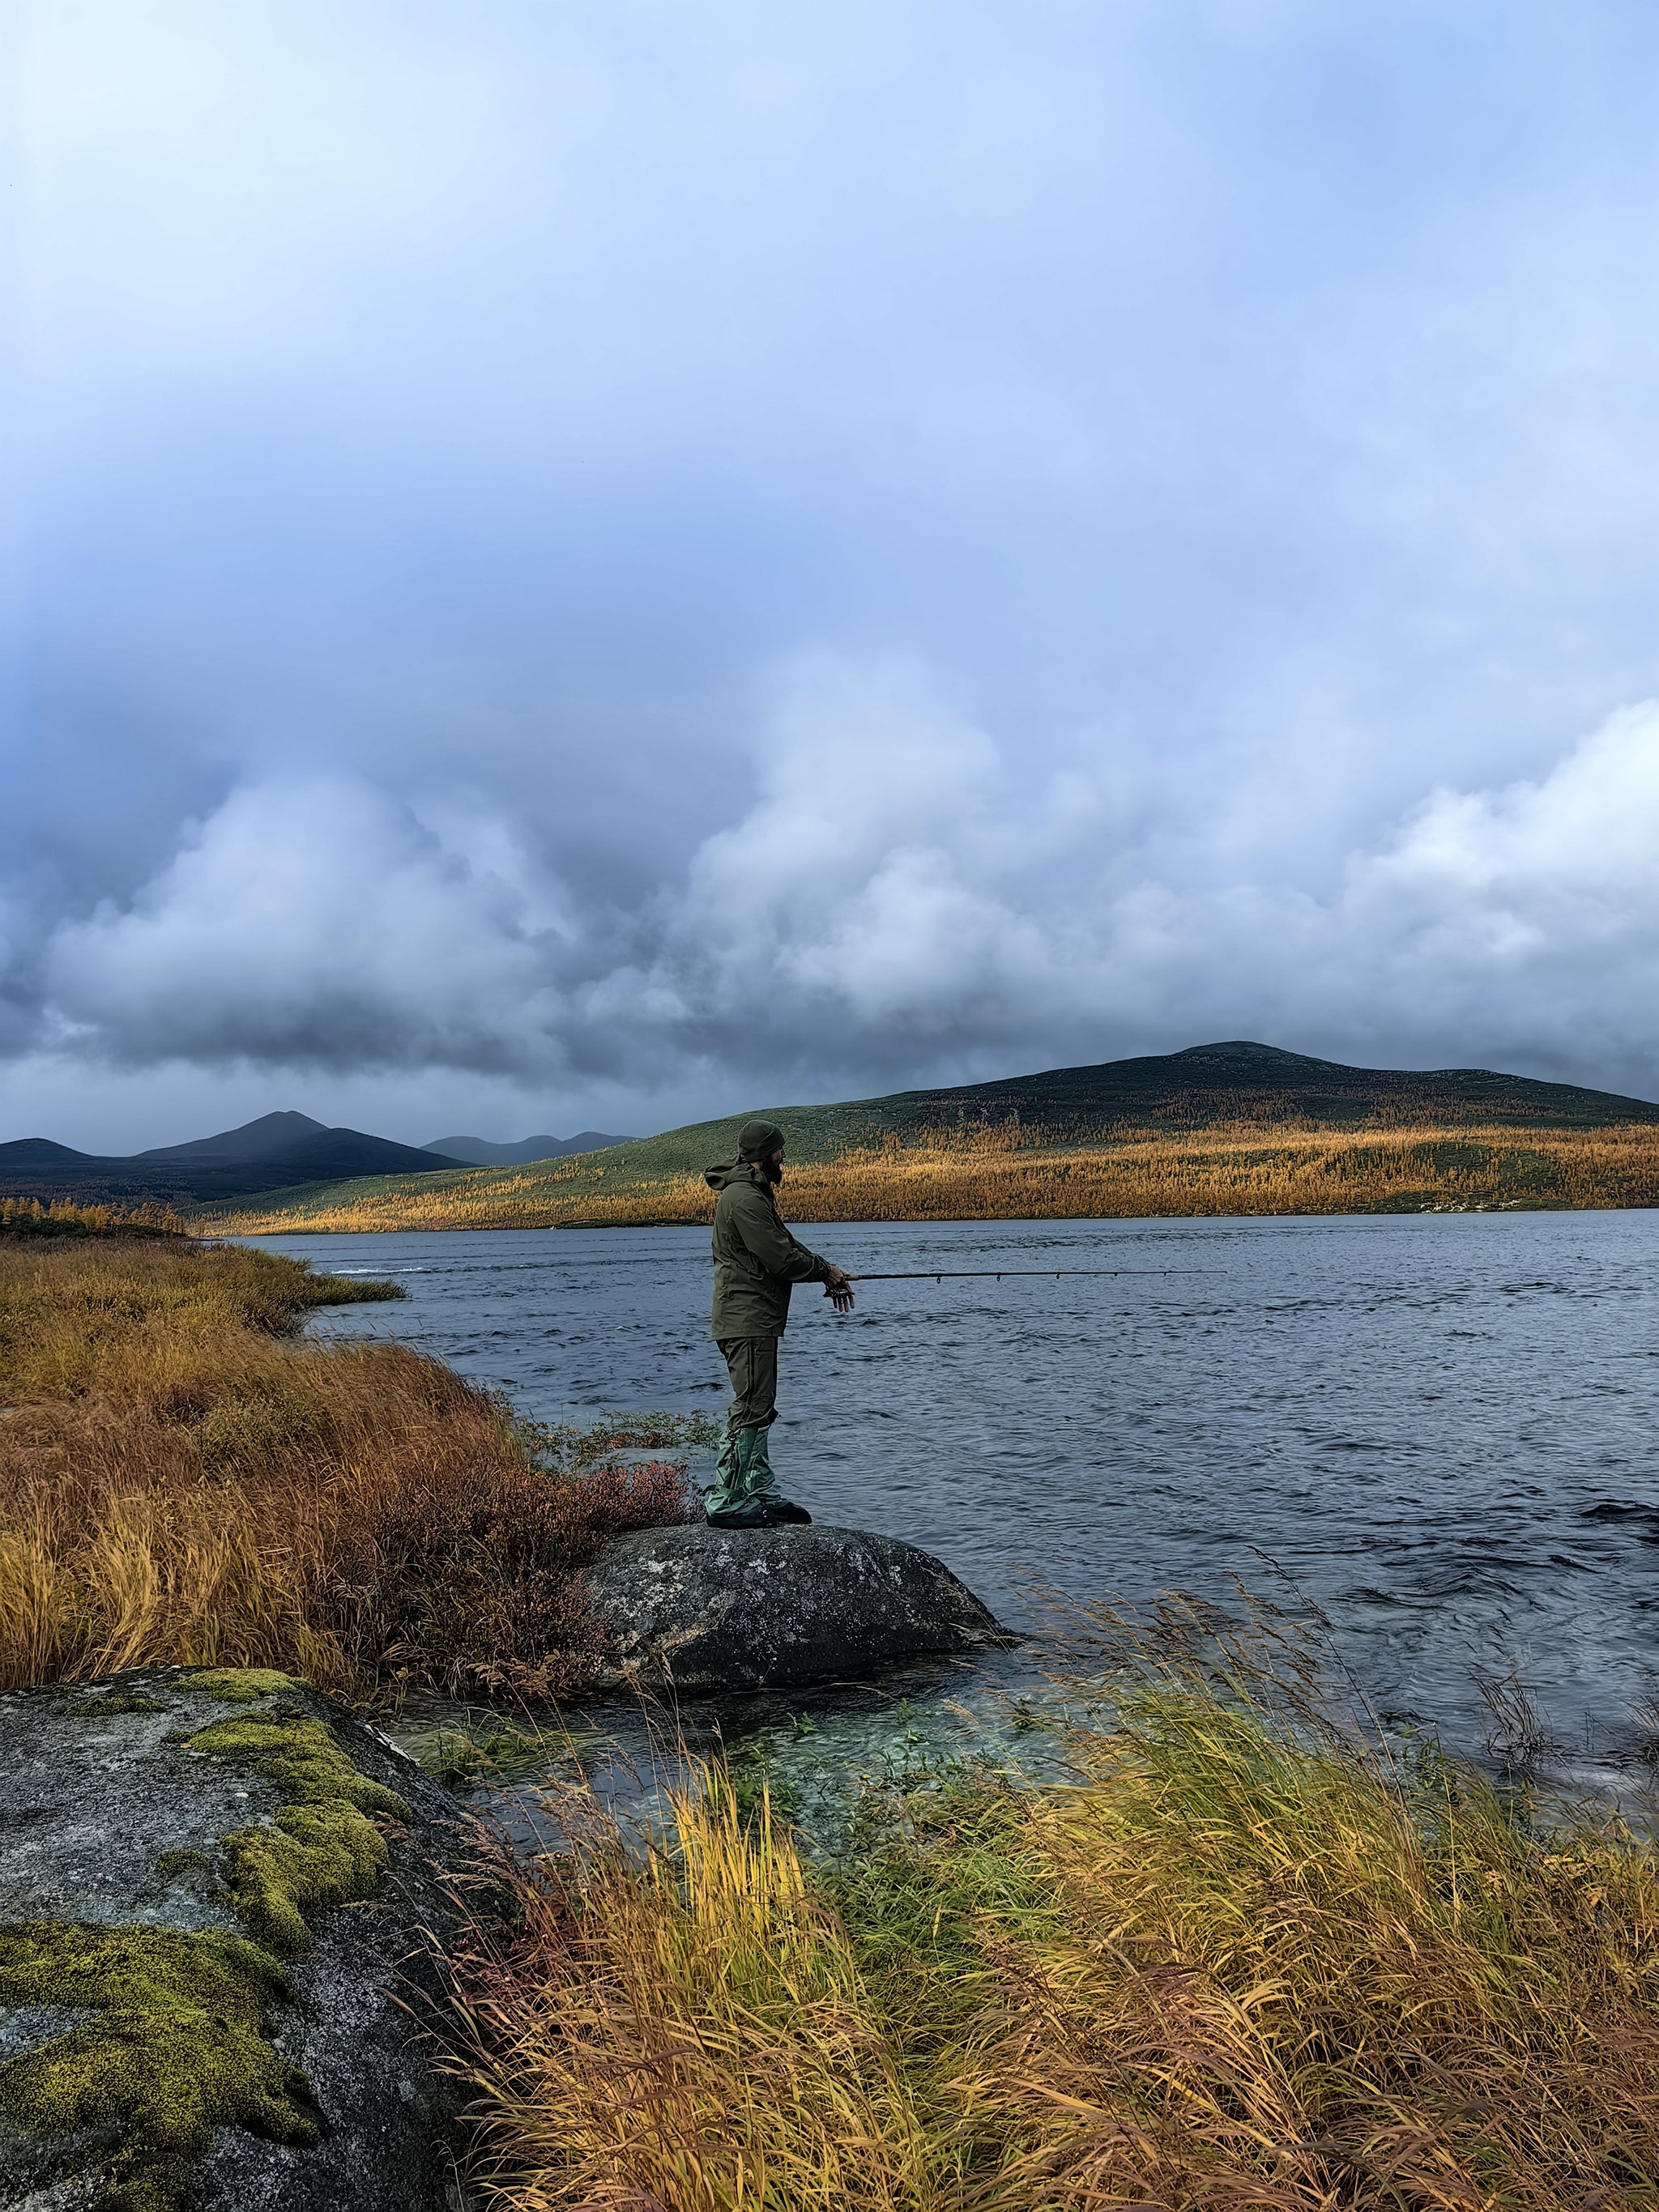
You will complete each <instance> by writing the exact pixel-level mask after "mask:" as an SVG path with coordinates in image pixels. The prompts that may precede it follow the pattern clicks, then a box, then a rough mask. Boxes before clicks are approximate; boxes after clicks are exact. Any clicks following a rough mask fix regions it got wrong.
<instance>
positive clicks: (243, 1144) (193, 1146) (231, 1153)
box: [133, 1110, 323, 1161]
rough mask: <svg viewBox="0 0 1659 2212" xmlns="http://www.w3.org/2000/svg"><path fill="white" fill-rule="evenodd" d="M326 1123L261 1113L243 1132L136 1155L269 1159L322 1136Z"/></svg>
mask: <svg viewBox="0 0 1659 2212" xmlns="http://www.w3.org/2000/svg"><path fill="white" fill-rule="evenodd" d="M322 1127H323V1124H322V1122H320V1121H313V1120H312V1118H311V1116H310V1115H309V1114H296V1113H294V1112H293V1111H292V1110H289V1111H286V1112H282V1113H276V1114H261V1115H260V1116H259V1118H258V1121H244V1122H243V1124H242V1126H241V1127H240V1129H223V1130H222V1131H221V1132H220V1133H219V1134H218V1135H217V1136H216V1137H192V1138H191V1139H190V1140H189V1142H188V1143H186V1144H182V1145H156V1146H153V1147H152V1148H151V1150H150V1151H149V1152H137V1153H135V1154H134V1155H133V1157H134V1158H136V1159H141V1160H179V1161H185V1160H203V1161H211V1160H227V1161H228V1160H270V1159H276V1158H281V1156H282V1155H283V1153H285V1152H292V1151H293V1149H294V1147H295V1145H296V1144H298V1143H300V1142H301V1139H304V1138H307V1137H313V1136H316V1135H317V1134H319V1132H320V1131H321V1130H322Z"/></svg>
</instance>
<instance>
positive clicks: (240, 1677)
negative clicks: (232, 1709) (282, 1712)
mask: <svg viewBox="0 0 1659 2212" xmlns="http://www.w3.org/2000/svg"><path fill="white" fill-rule="evenodd" d="M303 1687H304V1685H303V1683H300V1682H296V1681H295V1679H294V1677H293V1676H292V1675H291V1674H278V1673H277V1672H276V1668H274V1667H204V1668H203V1669H202V1671H201V1672H200V1673H199V1674H186V1675H185V1679H184V1680H183V1681H182V1682H180V1683H179V1688H180V1689H181V1690H205V1691H206V1692H207V1694H208V1696H209V1697H210V1698H215V1699H217V1700H218V1702H219V1703H220V1704H221V1705H252V1704H253V1703H254V1702H255V1700H256V1699H259V1698H277V1697H283V1696H286V1695H289V1694H290V1693H291V1692H294V1691H295V1690H298V1689H302V1688H303Z"/></svg>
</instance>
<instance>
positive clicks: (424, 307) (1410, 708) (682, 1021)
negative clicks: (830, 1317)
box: [0, 0, 1659, 1133]
mask: <svg viewBox="0 0 1659 2212" xmlns="http://www.w3.org/2000/svg"><path fill="white" fill-rule="evenodd" d="M20 21H21V26H22V28H21V64H22V66H21V72H20V76H21V82H22V83H23V86H24V94H23V100H22V106H21V138H20V142H19V143H20V152H19V156H18V164H17V173H18V178H19V197H20V198H21V208H22V213H21V222H20V236H21V241H22V252H21V257H20V259H19V262H18V280H17V281H18V285H19V295H18V304H19V307H20V317H19V319H20V324H21V328H22V331H23V333H24V338H25V344H24V347H23V349H22V353H21V368H20V371H19V377H20V383H19V401H20V406H21V409H22V410H24V411H25V413H26V416H27V421H28V423H29V427H30V431H31V436H30V439H29V441H28V448H27V455H26V456H25V457H24V458H23V459H21V460H16V459H14V461H13V462H12V463H11V464H9V465H10V466H11V467H12V468H13V469H14V470H15V471H16V472H17V473H16V477H15V488H16V489H17V490H18V492H19V494H20V498H21V513H22V516H23V528H22V531H21V536H20V537H19V538H18V539H17V541H16V542H17V544H18V545H19V546H20V547H21V561H20V562H18V563H16V564H15V567H14V568H11V569H8V570H7V572H6V573H7V574H8V576H9V578H10V582H9V585H8V591H9V611H10V612H9V619H8V621H7V623H6V626H5V632H4V638H5V651H6V653H7V655H8V658H9V660H10V662H11V663H12V670H11V675H10V676H9V680H8V687H7V690H6V691H5V694H4V696H5V697H6V699H7V700H9V702H12V704H13V708H14V709H15V711H14V712H13V713H12V717H11V723H10V727H9V731H8V733H7V735H6V738H5V744H6V750H7V792H8V803H7V805H6V806H5V808H4V809H3V811H0V1055H6V1056H9V1057H8V1066H9V1073H4V1074H3V1079H0V1104H3V1109H4V1110H5V1112H6V1113H7V1114H8V1115H21V1116H22V1117H23V1120H24V1122H25V1123H26V1124H27V1126H33V1122H34V1121H36V1120H38V1119H39V1118H40V1115H43V1114H45V1113H46V1112H47V1111H48V1109H49V1108H50V1109H51V1110H52V1111H56V1110H58V1109H57V1105H56V1103H54V1102H58V1101H60V1100H61V1099H62V1098H63V1097H65V1096H66V1095H70V1094H69V1092H67V1091H66V1090H65V1086H66V1085H69V1086H73V1085H76V1084H77V1083H78V1084H80V1085H82V1087H84V1086H85V1085H87V1084H88V1083H91V1082H92V1081H93V1080H94V1073H95V1079H96V1081H97V1082H98V1084H99V1085H101V1086H103V1092H104V1095H105V1096H106V1097H107V1098H109V1099H110V1100H112V1101H113V1102H118V1101H119V1100H120V1099H121V1098H122V1097H131V1098H132V1099H135V1100H136V1099H137V1098H138V1097H140V1095H141V1092H143V1086H144V1085H146V1084H149V1085H151V1086H152V1088H153V1085H155V1083H158V1082H162V1081H163V1080H165V1081H166V1082H167V1083H170V1084H172V1085H173V1095H176V1096H177V1097H179V1099H183V1098H184V1097H186V1096H187V1095H188V1092H189V1087H190V1085H191V1083H192V1082H195V1081H198V1080H204V1079H208V1078H212V1079H221V1078H227V1079H228V1074H229V1073H232V1072H234V1071H237V1070H241V1071H244V1072H252V1076H255V1077H257V1078H258V1080H259V1081H261V1082H265V1081H270V1082H276V1081H277V1080H279V1079H283V1078H285V1077H288V1076H293V1077H295V1078H299V1077H305V1078H306V1079H307V1080H310V1081H313V1083H314V1084H316V1085H321V1086H323V1090H322V1091H317V1092H315V1093H314V1094H310V1093H308V1094H307V1095H315V1096H318V1097H321V1096H322V1095H323V1092H324V1091H328V1086H330V1085H333V1086H335V1089H334V1091H331V1092H329V1095H331V1096H338V1097H347V1096H348V1095H349V1097H352V1098H354V1099H358V1100H361V1099H362V1097H363V1096H364V1095H365V1093H364V1091H363V1088H362V1086H363V1085H368V1086H369V1090H370V1091H373V1090H374V1085H381V1086H382V1088H383V1091H384V1095H385V1097H386V1098H387V1099H392V1098H393V1097H396V1096H398V1095H402V1094H407V1095H409V1096H413V1095H415V1094H414V1091H413V1090H411V1086H416V1088H418V1086H419V1085H421V1084H422V1083H426V1084H427V1085H428V1091H427V1092H426V1093H425V1094H423V1095H426V1096H429V1097H439V1096H441V1097H443V1099H444V1100H445V1102H446V1103H445V1105H444V1108H443V1111H444V1112H445V1114H446V1115H447V1114H448V1113H449V1112H450V1111H451V1110H452V1109H451V1107H450V1105H449V1104H448V1103H447V1102H448V1101H450V1100H451V1099H455V1100H458V1101H459V1100H460V1099H462V1098H463V1097H466V1096H471V1095H472V1094H471V1093H468V1092H466V1091H465V1085H467V1084H469V1083H471V1084H472V1085H474V1086H475V1089H476V1095H477V1097H478V1098H479V1099H480V1100H484V1099H491V1100H499V1099H500V1098H502V1097H526V1096H533V1097H536V1098H538V1099H546V1100H549V1101H568V1102H569V1108H570V1111H571V1112H572V1113H573V1114H577V1113H580V1112H581V1111H584V1110H586V1108H587V1106H588V1104H589V1103H590V1102H594V1101H599V1100H612V1101H621V1102H623V1105H625V1106H626V1108H627V1110H628V1111H629V1113H630V1114H631V1115H633V1117H634V1118H635V1119H637V1120H638V1121H640V1122H641V1124H643V1123H644V1122H645V1121H647V1120H649V1119H651V1118H652V1117H653V1115H655V1114H658V1113H659V1112H660V1113H661V1114H663V1115H667V1114H668V1113H670V1112H671V1111H673V1112H678V1111H681V1110H686V1111H690V1110H696V1109H701V1108H702V1106H703V1105H705V1104H706V1103H708V1102H710V1101H713V1100H714V1099H716V1098H720V1097H725V1096H726V1093H727V1091H730V1090H731V1088H732V1086H734V1085H735V1086H737V1087H738V1089H739V1090H741V1091H743V1092H744V1094H745V1095H755V1094H757V1093H758V1094H760V1095H763V1096H771V1097H781V1096H783V1095H785V1094H786V1093H787V1094H788V1095H794V1096H800V1097H805V1096H812V1095H825V1094H827V1093H829V1092H832V1091H842V1092H845V1091H860V1090H866V1089H871V1088H877V1087H883V1088H885V1087H894V1086H899V1085H912V1084H918V1083H922V1082H927V1081H932V1080H937V1079H951V1078H964V1079H965V1078H969V1077H977V1076H982V1075H987V1074H992V1073H997V1072H999V1071H1012V1070H1014V1069H1018V1068H1024V1067H1026V1066H1035V1065H1038V1064H1043V1063H1047V1064H1049V1065H1054V1064H1056V1063H1059V1062H1060V1061H1063V1060H1073V1059H1085V1058H1087V1059H1092V1058H1100V1057H1106V1056H1109V1055H1111V1054H1117V1053H1121V1052H1130V1051H1136V1050H1152V1049H1163V1048H1172V1047H1178V1046H1180V1045H1182V1044H1186V1043H1190V1042H1195V1041H1197V1040H1199V1039H1201V1038H1204V1037H1207V1036H1248V1035H1255V1036H1267V1037H1270V1038H1272V1039H1273V1041H1275V1042H1283V1043H1287V1044H1291V1045H1295V1046H1297V1047H1300V1048H1304V1049H1313V1050H1321V1051H1327V1052H1331V1053H1334V1054H1340V1056H1344V1057H1352V1058H1359V1059H1369V1060H1393V1061H1395V1062H1401V1063H1407V1064H1418V1065H1421V1064H1425V1063H1434V1064H1444V1063H1447V1062H1469V1061H1485V1062H1487V1063H1492V1062H1497V1063H1501V1064H1505V1065H1509V1066H1517V1067H1522V1068H1525V1069H1530V1070H1532V1071H1533V1072H1535V1073H1557V1074H1565V1075H1568V1076H1571V1077H1576V1078H1577V1079H1583V1080H1588V1081H1601V1082H1615V1083H1618V1084H1620V1085H1629V1086H1631V1087H1635V1088H1644V1087H1646V1088H1649V1089H1652V1088H1653V1087H1655V1086H1656V1085H1659V1038H1656V1035H1655V1028H1654V1022H1653V1017H1652V1012H1651V1008H1652V1006H1653V1004H1654V988H1653V987H1654V981H1655V974H1654V963H1655V946H1656V932H1659V879H1656V870H1655V864H1654V862H1653V860H1651V858H1650V856H1651V855H1653V854H1656V853H1659V819H1656V813H1659V796H1656V793H1659V708H1656V707H1655V706H1654V705H1652V704H1651V703H1644V702H1652V701H1654V700H1655V699H1656V698H1659V631H1656V629H1655V627H1654V624H1653V623H1652V619H1651V589H1652V578H1653V574H1654V563H1655V550H1656V549H1655V531H1656V525H1655V521H1654V517H1655V515H1656V514H1659V429H1656V424H1659V410H1656V408H1655V406H1654V404H1653V402H1654V397H1655V386H1656V381H1659V302H1656V299H1655V295H1654V294H1653V290H1652V287H1651V283H1650V277H1649V274H1648V264H1649V258H1650V239H1651V236H1652V234H1653V229H1654V226H1655V223H1656V221H1659V141H1656V139H1655V137H1654V134H1653V133H1652V131H1651V130H1650V118H1649V116H1648V113H1647V106H1646V99H1645V94H1644V87H1646V86H1647V85H1649V84H1650V82H1651V81H1652V76H1653V71H1654V68H1655V65H1656V63H1659V19H1656V18H1655V17H1654V16H1653V15H1652V13H1651V11H1650V10H1648V9H1643V8H1640V7H1638V6H1635V5H1629V6H1626V5H1614V4H1595V0H1592V4H1589V5H1587V6H1586V7H1584V8H1583V9H1575V10H1572V11H1562V10H1559V9H1553V8H1548V7H1546V6H1544V5H1542V4H1537V5H1527V4H1522V5H1519V6H1515V5H1506V6H1504V7H1502V8H1500V7H1498V6H1497V5H1496V4H1492V5H1486V4H1480V0H1477V4H1473V5H1471V6H1469V7H1468V8H1463V9H1458V10H1455V11H1451V12H1450V13H1449V12H1448V11H1447V10H1445V9H1443V8H1439V7H1431V6H1429V5H1428V4H1426V0H1425V4H1421V5H1417V4H1412V3H1411V0H1407V5H1405V6H1404V7H1401V8H1396V9H1389V10H1386V11H1384V10H1380V9H1379V10H1375V11H1370V10H1365V9H1351V8H1346V7H1337V6H1334V5H1331V4H1328V0H1326V4H1313V0H1305V4H1304V0H1176V4H1174V5H1168V4H1162V0H1160V4H1158V5H1157V6H1152V5H1146V4H1139V0H1135V4H1131V0H1121V4H1115V5H1110V6H1107V7H1103V8H1090V9H1075V8H1069V7H1060V8H1053V9H1046V8H1045V9H1021V10H1000V9H975V8H969V9H962V8H960V7H951V8H946V7H945V6H944V5H943V4H934V0H921V4H918V5H917V6H915V7H914V8H911V9H902V10H893V9H878V8H876V7H875V6H873V4H872V5H861V4H852V5H849V6H848V7H846V8H843V9H836V10H834V11H830V12H829V14H827V15H826V14H823V13H820V14H818V15H811V14H810V13H808V12H806V11H790V10H779V9H775V8H773V9H768V8H762V7H761V6H759V5H758V4H757V0H744V4H734V3H733V0H715V4H714V5H711V6H709V7H708V8H705V9H696V10H685V9H677V8H671V7H669V6H667V5H666V4H632V5H630V4H623V5H620V6H619V5H617V4H615V0H606V4H604V5H601V4H599V0H592V4H575V0H572V4H568V5H560V6H556V7H546V6H543V5H540V4H535V5H532V4H529V0H503V4H502V5H501V6H499V7H495V8H492V9H489V10H483V11H481V10H477V9H465V8H461V7H459V6H458V5H455V4H453V0H416V4H414V5H409V4H401V3H400V4H396V5H394V4H392V0H366V4H364V5H363V6H361V7H356V8H354V9H349V10H340V9H335V8H332V7H330V6H328V5H325V4H324V0H283V4H282V5H280V6H279V5H276V3H275V0H251V4H249V5H247V6H246V7H239V8H237V9H227V10H215V11H203V10H201V9H198V8H196V7H194V6H193V5H190V4H187V0H154V4H152V5H150V6H148V7H146V8H145V9H143V10H132V9H128V8H127V7H125V5H122V4H120V0H51V4H46V0H25V4H24V6H23V7H22V9H21V15H20ZM432 1084H441V1085H448V1088H447V1089H442V1090H441V1091H433V1090H432V1089H431V1088H430V1085H432ZM352 1085H356V1086H357V1088H356V1090H352V1089H350V1086H352ZM458 1085H459V1086H461V1087H460V1088H459V1089H458V1088H457V1086H458ZM124 1086H125V1087H124ZM144 1095H146V1096H148V1095H150V1094H149V1093H144ZM37 1099H38V1100H39V1101H40V1102H42V1103H40V1106H39V1108H38V1109H36V1108H35V1107H34V1106H33V1104H32V1103H31V1102H32V1101H33V1100H37ZM111 1110H112V1112H113V1111H114V1110H115V1107H114V1106H113V1105H112V1109H111ZM354 1110H356V1109H354ZM362 1110H364V1111H367V1110H368V1109H362ZM411 1110H412V1109H411ZM454 1110H459V1108H458V1109H454ZM482 1110H483V1109H482V1108H481V1109H480V1111H482ZM517 1110H518V1109H513V1112H514V1114H515V1115H516V1113H517ZM548 1110H549V1111H550V1112H551V1111H552V1110H554V1109H553V1108H552V1106H550V1107H549V1108H548ZM622 1110H623V1107H622V1106H618V1107H617V1110H616V1112H613V1113H612V1114H611V1115H610V1117H609V1118H608V1120H607V1121H606V1126H623V1122H622V1121H619V1120H618V1119H617V1113H620V1112H621V1111H622ZM386 1118H387V1119H389V1121H392V1122H395V1121H397V1118H398V1117H397V1116H396V1115H388V1116H387V1117H386ZM428 1133H429V1132H428Z"/></svg>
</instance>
